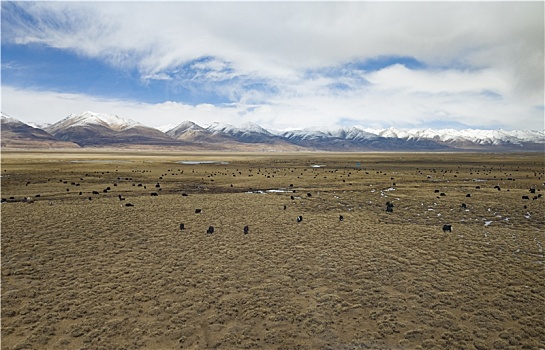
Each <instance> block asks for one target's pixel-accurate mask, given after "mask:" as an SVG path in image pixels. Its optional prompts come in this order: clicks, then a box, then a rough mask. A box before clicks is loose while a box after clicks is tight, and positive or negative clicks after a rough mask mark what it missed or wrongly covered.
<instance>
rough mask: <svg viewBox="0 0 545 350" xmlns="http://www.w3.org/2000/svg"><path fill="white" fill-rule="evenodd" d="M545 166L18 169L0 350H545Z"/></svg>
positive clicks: (6, 158)
mask: <svg viewBox="0 0 545 350" xmlns="http://www.w3.org/2000/svg"><path fill="white" fill-rule="evenodd" d="M358 163H359V164H358ZM544 166H545V165H544V159H543V154H541V153H539V154H536V153H531V154H467V153H448V154H445V153H441V154H436V153H429V154H424V153H407V154H393V153H384V154H366V153H361V154H353V153H349V154H333V153H308V154H252V153H248V154H240V153H218V154H211V153H175V152H159V151H157V152H137V151H130V152H113V151H112V152H106V151H98V150H94V151H84V152H82V151H65V152H53V151H50V152H22V151H17V152H15V151H13V152H12V151H6V150H3V152H2V169H1V173H2V198H3V199H2V201H3V203H2V205H1V210H2V218H1V224H2V226H1V229H2V237H1V238H2V252H1V258H2V261H1V262H2V290H1V292H2V318H1V321H2V334H1V335H2V345H1V346H2V349H6V350H7V349H205V348H222V349H240V348H249V349H257V348H266V349H419V348H422V349H446V348H448V349H472V348H474V349H525V348H526V349H540V348H545V308H544V305H545V265H544V263H545V258H544V252H543V245H544V244H545V234H544V231H543V229H544V227H545V206H544V200H545V198H543V197H541V196H540V195H541V194H542V193H543V192H544V189H545V185H544V183H545V169H544ZM498 187H499V189H498ZM107 188H109V190H107ZM530 189H533V190H532V191H530ZM93 192H94V193H93ZM532 192H534V193H532ZM152 193H156V194H157V195H156V196H155V195H153V196H152V195H151V194H152ZM120 196H121V198H122V199H123V200H121V199H120ZM523 196H527V197H528V199H523ZM534 198H535V199H534ZM388 201H389V202H391V203H393V204H394V210H393V212H392V213H387V212H386V210H385V209H386V202H388ZM128 203H130V204H132V205H133V206H130V207H129V206H126V204H128ZM462 204H465V207H462ZM195 209H201V210H202V212H201V213H199V214H196V213H195ZM340 215H342V216H343V218H344V220H342V221H341V220H339V216H340ZM297 216H302V217H303V220H302V221H301V222H299V223H298V222H297V221H296V217H297ZM181 223H183V224H184V230H181V229H180V224H181ZM444 224H451V225H452V228H453V229H452V232H446V233H445V232H443V231H442V229H441V228H442V226H443V225H444ZM211 225H212V226H214V228H215V231H214V233H213V234H207V233H206V230H207V229H208V227H209V226H211ZM245 225H248V226H249V233H248V234H247V235H245V234H244V233H243V227H244V226H245Z"/></svg>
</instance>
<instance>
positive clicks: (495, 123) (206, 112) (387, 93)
mask: <svg viewBox="0 0 545 350" xmlns="http://www.w3.org/2000/svg"><path fill="white" fill-rule="evenodd" d="M491 100H492V101H488V100H486V99H483V98H481V97H480V96H475V95H471V94H466V93H462V94H456V93H453V94H442V93H441V94H432V95H428V94H414V93H413V92H411V91H405V90H397V89H384V90H383V89H376V90H372V89H370V90H368V91H365V92H362V93H361V94H353V93H352V94H350V95H348V96H315V95H312V94H308V95H306V96H293V95H285V96H277V97H275V98H271V99H270V101H268V103H265V104H244V103H238V104H230V105H219V106H217V105H212V104H199V105H196V106H191V105H187V104H183V103H177V102H172V101H167V102H164V103H158V104H149V103H140V102H135V101H123V100H111V99H98V98H95V97H92V96H85V95H77V94H64V93H56V92H43V91H42V92H36V91H31V90H20V89H15V88H12V87H4V88H3V89H2V111H3V112H5V113H7V114H9V115H11V116H12V117H15V118H18V119H20V120H22V121H25V122H36V123H53V122H56V121H58V120H60V119H62V118H64V117H65V116H67V115H69V114H71V113H79V112H83V111H86V110H90V111H94V112H101V113H110V114H117V115H119V116H121V117H123V118H130V119H133V120H136V121H138V122H140V123H143V124H145V125H148V126H154V127H157V126H162V125H167V124H179V123H181V122H182V121H185V120H191V121H194V122H196V123H198V124H200V125H208V124H210V123H212V122H215V121H222V122H225V123H231V124H235V125H236V124H241V123H243V122H247V121H252V122H254V123H257V124H260V125H261V126H263V127H265V128H270V129H277V130H285V129H294V128H303V127H306V126H337V125H340V124H342V123H343V120H347V119H349V120H351V121H353V123H354V124H358V125H360V126H364V127H388V126H398V127H427V126H429V125H430V124H431V123H433V122H437V121H438V120H443V121H453V122H458V123H461V124H464V125H467V126H469V127H476V128H500V127H501V128H504V129H534V130H543V110H538V109H534V110H528V109H525V108H524V107H521V106H519V105H516V104H510V103H507V102H503V103H497V101H494V100H493V98H492V99H491ZM29 101H31V103H30V102H29ZM44 106H47V108H44Z"/></svg>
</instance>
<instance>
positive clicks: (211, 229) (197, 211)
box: [1, 169, 545, 235]
mask: <svg viewBox="0 0 545 350" xmlns="http://www.w3.org/2000/svg"><path fill="white" fill-rule="evenodd" d="M178 170H179V171H180V169H178ZM237 170H238V169H237ZM133 172H138V171H136V170H133ZM142 172H151V171H150V170H147V171H142ZM168 172H173V170H171V169H169V170H168V171H167V173H164V174H161V176H159V180H163V178H164V177H165V176H166V175H169V174H168ZM193 172H195V170H193ZM249 172H250V175H249V176H254V174H252V169H250V170H249ZM260 172H261V169H259V171H257V172H256V173H255V174H256V175H258V174H260ZM292 172H293V170H292ZM102 174H104V172H103V173H102ZM179 174H183V171H181V172H180V173H179ZM241 174H242V173H241V172H240V171H239V172H238V173H233V176H237V175H241ZM366 174H368V172H366ZM86 175H87V176H89V174H86ZM172 175H175V174H174V173H172ZM224 175H226V174H224ZM301 175H303V173H301ZM272 176H273V177H274V175H272ZM316 176H317V175H315V178H316ZM455 176H456V175H455ZM208 177H210V175H208ZM270 177H271V175H267V178H270ZM298 178H299V176H298ZM427 178H428V179H430V178H431V177H430V175H427ZM117 180H118V181H117V182H120V181H131V182H132V186H135V187H141V188H144V189H147V186H146V185H144V184H142V183H136V182H135V181H134V180H133V178H132V177H126V178H124V177H117ZM203 180H204V178H203ZM391 180H394V178H393V177H392V178H391ZM508 180H512V181H514V179H512V178H509V179H508ZM48 181H50V179H48ZM81 181H83V178H80V182H81ZM210 181H214V180H213V179H211V180H210ZM342 181H343V183H345V182H346V179H343V180H342ZM60 182H62V183H63V184H68V180H64V179H60ZM80 182H75V181H72V182H70V184H71V185H72V186H76V187H80V186H81V184H80ZM117 182H114V183H113V186H114V187H117ZM29 185H31V181H27V182H26V184H25V186H29ZM349 185H352V183H349ZM543 185H544V186H545V183H544V184H543ZM293 186H294V185H293V184H290V185H289V187H290V188H292V187H293ZM393 186H396V183H395V182H393ZM154 187H155V191H154V192H150V193H149V195H150V196H152V197H157V196H159V192H160V191H162V190H163V189H162V187H161V184H160V183H159V182H156V184H155V185H154ZM230 187H231V188H232V187H233V185H232V184H231V185H230ZM80 188H81V187H80ZM475 189H477V190H479V189H481V186H479V185H478V186H475ZM494 189H496V190H498V191H501V187H500V186H499V185H495V186H494ZM536 190H537V191H540V189H536V187H535V186H532V187H531V188H529V193H530V194H531V195H533V196H530V195H523V196H522V200H524V201H528V200H530V199H532V200H537V199H539V198H541V197H542V195H541V194H540V193H538V194H536ZM111 191H112V187H110V186H107V187H105V188H103V189H102V191H98V190H92V191H90V193H91V194H92V196H87V197H86V199H87V200H89V201H91V200H92V199H93V196H98V195H100V194H101V193H102V194H108V193H110V192H111ZM507 191H509V190H507ZM66 192H70V189H69V188H66ZM286 192H292V193H295V192H296V190H291V189H290V191H286ZM83 194H84V191H79V195H80V196H83ZM434 194H436V195H437V198H441V197H446V196H447V195H446V193H445V192H442V191H441V190H439V189H435V190H434ZM182 196H184V197H186V196H188V194H187V193H185V192H184V193H182ZM306 197H307V198H309V199H310V198H312V193H310V192H307V193H306ZM466 197H467V198H471V194H470V193H467V194H466ZM38 198H41V195H40V194H36V195H34V197H30V196H24V197H22V198H19V199H17V198H16V197H15V196H10V197H7V198H2V199H1V202H2V203H10V202H25V203H29V204H31V203H34V201H35V200H37V199H38ZM117 198H118V199H119V201H122V202H123V203H124V204H121V206H124V207H134V204H132V203H130V202H125V199H126V198H125V196H123V195H122V194H118V195H117ZM297 198H299V197H297ZM290 199H291V200H292V201H293V200H296V197H295V196H294V195H290ZM50 203H52V202H51V201H50ZM460 206H461V208H463V209H467V208H468V207H467V204H466V203H461V204H460ZM524 208H526V206H524ZM283 209H284V210H286V209H287V206H286V205H285V204H284V205H283ZM385 211H386V213H388V214H392V215H393V213H394V204H393V203H392V202H391V201H387V202H386V203H385ZM202 212H203V210H202V209H201V208H196V209H195V214H201V213H202ZM343 220H344V216H343V215H339V222H342V221H343ZM295 221H296V222H297V223H300V222H302V221H303V216H302V215H297V216H296V218H295ZM179 228H180V230H186V225H185V224H184V223H180V225H179ZM452 229H453V227H452V224H444V225H443V226H442V231H443V232H445V233H446V232H452ZM249 231H250V230H249V226H248V225H246V226H244V227H243V233H244V234H245V235H246V234H248V233H249ZM214 232H217V230H215V228H214V226H212V225H211V226H209V227H208V229H207V230H206V233H207V234H213V233H214Z"/></svg>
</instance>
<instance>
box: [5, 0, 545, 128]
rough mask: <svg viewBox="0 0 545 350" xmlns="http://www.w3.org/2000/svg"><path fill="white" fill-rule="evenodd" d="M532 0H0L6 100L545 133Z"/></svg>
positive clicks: (40, 114) (130, 111)
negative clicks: (81, 0) (496, 0)
mask: <svg viewBox="0 0 545 350" xmlns="http://www.w3.org/2000/svg"><path fill="white" fill-rule="evenodd" d="M544 5H545V3H544V2H543V1H532V2H516V1H513V2H494V1H485V2H433V1H432V2H388V1H386V2H363V1H361V2H360V1H346V2H343V1H319V2H313V1H303V2H288V1H273V2H262V1H253V2H248V1H243V2H221V1H220V2H206V1H204V2H185V1H165V2H149V1H148V2H146V1H143V2H142V1H141V2H130V1H114V2H110V1H89V2H80V1H78V2H72V1H62V2H57V1H39V2H27V1H20V2H17V1H16V2H10V1H2V2H1V30H2V31H1V36H2V38H1V45H2V47H1V74H2V75H1V79H2V82H1V89H2V91H1V108H2V112H3V113H6V114H8V115H10V116H12V117H14V118H17V119H19V120H22V121H24V122H34V123H40V124H43V123H54V122H57V121H59V120H61V119H62V118H65V117H66V116H68V115H70V114H72V113H81V112H84V111H93V112H97V113H108V114H115V115H118V116H120V117H122V118H128V119H133V120H135V121H138V122H140V123H143V124H145V125H148V126H153V127H159V126H163V125H167V124H171V125H177V124H179V123H181V122H183V121H185V120H191V121H193V122H196V123H197V124H199V125H202V126H206V125H209V124H211V123H213V122H223V123H229V124H234V125H240V124H243V123H246V122H253V123H256V124H259V125H261V126H263V127H265V128H268V129H274V130H289V129H297V128H304V127H309V126H326V127H347V126H360V127H364V128H388V127H395V128H400V129H410V128H436V129H437V128H454V129H466V128H475V129H505V130H517V129H518V130H544V123H545V118H544V62H545V58H544V32H545V30H544V16H545V15H544V13H545V11H544Z"/></svg>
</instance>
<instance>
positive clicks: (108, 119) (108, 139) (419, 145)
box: [2, 112, 545, 152]
mask: <svg viewBox="0 0 545 350" xmlns="http://www.w3.org/2000/svg"><path fill="white" fill-rule="evenodd" d="M159 129H160V130H159ZM38 134H40V135H41V136H40V137H42V139H43V137H46V138H47V137H49V141H50V142H53V141H67V142H73V143H77V144H78V145H80V146H83V147H85V146H93V147H97V146H108V147H112V146H123V147H139V146H142V145H145V146H150V145H151V146H159V147H162V146H168V147H180V148H184V147H186V148H188V149H189V148H191V149H203V150H244V151H251V150H284V151H287V150H290V151H304V150H306V151H456V150H463V151H468V150H470V151H502V152H503V151H545V132H544V131H530V130H514V131H507V130H474V129H465V130H455V129H439V130H434V129H410V130H400V129H395V128H388V129H369V128H364V127H361V126H357V127H344V128H327V127H308V128H305V129H300V130H290V131H270V130H267V129H264V128H263V127H261V126H259V125H257V124H254V123H250V122H248V123H244V124H241V125H231V124H226V123H212V124H211V125H209V126H207V127H202V126H200V125H197V124H196V123H194V122H192V121H184V122H182V123H180V124H178V125H175V126H172V125H170V126H165V127H161V128H150V127H147V126H145V125H142V124H140V123H138V122H135V121H133V120H130V119H125V118H121V117H118V116H115V115H109V114H100V113H93V112H84V113H81V114H72V115H70V116H68V117H66V118H64V119H62V120H60V121H59V122H57V123H55V124H53V125H51V126H48V127H46V128H45V131H44V130H42V129H41V128H36V127H32V126H29V125H27V124H25V123H22V122H20V121H18V120H17V119H16V118H11V117H9V116H7V115H5V114H3V113H2V145H7V144H8V143H7V142H8V141H9V140H10V139H11V140H18V141H17V142H19V143H18V144H20V141H21V140H30V139H32V137H31V136H29V135H34V136H36V135H38ZM21 135H26V136H21Z"/></svg>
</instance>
